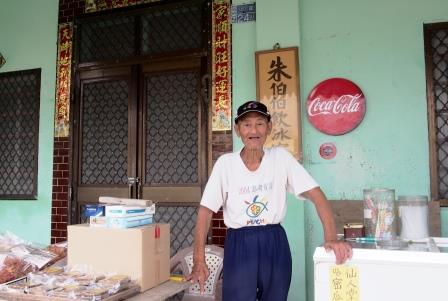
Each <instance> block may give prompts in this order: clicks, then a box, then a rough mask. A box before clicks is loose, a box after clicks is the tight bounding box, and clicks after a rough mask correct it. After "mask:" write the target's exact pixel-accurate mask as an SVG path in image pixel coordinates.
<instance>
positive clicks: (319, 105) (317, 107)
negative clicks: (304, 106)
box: [308, 94, 361, 116]
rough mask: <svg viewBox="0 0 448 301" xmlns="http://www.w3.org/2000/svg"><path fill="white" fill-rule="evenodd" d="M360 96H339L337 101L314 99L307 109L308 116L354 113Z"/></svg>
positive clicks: (357, 109) (357, 108)
mask: <svg viewBox="0 0 448 301" xmlns="http://www.w3.org/2000/svg"><path fill="white" fill-rule="evenodd" d="M360 97H361V94H356V95H350V94H346V95H341V96H340V97H339V98H338V99H337V100H324V99H321V98H320V97H316V98H315V99H313V100H312V101H311V103H310V106H309V107H308V115H309V116H315V115H320V114H344V113H355V112H358V111H359V103H360V101H359V98H360Z"/></svg>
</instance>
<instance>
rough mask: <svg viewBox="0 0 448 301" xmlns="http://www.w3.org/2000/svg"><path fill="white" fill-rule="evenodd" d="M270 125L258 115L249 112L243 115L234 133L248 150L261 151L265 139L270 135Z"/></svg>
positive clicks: (263, 117)
mask: <svg viewBox="0 0 448 301" xmlns="http://www.w3.org/2000/svg"><path fill="white" fill-rule="evenodd" d="M271 130H272V123H271V122H268V120H267V118H266V117H265V116H263V115H261V114H259V113H256V112H250V113H247V114H246V115H244V116H243V117H242V118H241V119H240V120H239V121H238V123H237V124H235V132H236V133H237V135H238V136H239V137H241V140H242V141H243V144H244V146H245V147H246V149H248V150H261V149H263V145H264V143H265V142H266V138H267V137H268V135H269V134H270V133H271Z"/></svg>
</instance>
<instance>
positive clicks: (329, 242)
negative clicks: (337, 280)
mask: <svg viewBox="0 0 448 301" xmlns="http://www.w3.org/2000/svg"><path fill="white" fill-rule="evenodd" d="M302 195H303V196H304V197H305V198H307V199H309V200H311V201H312V202H313V203H314V206H315V207H316V211H317V214H318V215H319V218H320V221H321V222H322V227H323V229H324V238H325V243H324V248H325V249H326V250H327V251H330V250H333V252H334V254H335V256H336V264H342V263H344V262H345V261H346V260H347V259H350V258H351V257H352V248H351V246H350V245H349V244H348V243H347V242H345V241H341V240H338V238H337V233H336V225H335V222H334V217H333V210H332V209H331V206H330V203H329V202H328V200H327V198H326V196H325V194H324V193H323V191H322V190H321V189H320V188H319V187H316V188H313V189H310V190H308V191H306V192H304V193H302Z"/></svg>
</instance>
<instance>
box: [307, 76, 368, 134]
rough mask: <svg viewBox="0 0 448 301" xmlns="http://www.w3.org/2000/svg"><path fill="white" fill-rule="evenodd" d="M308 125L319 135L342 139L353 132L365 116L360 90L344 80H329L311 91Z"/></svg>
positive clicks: (364, 102)
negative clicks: (318, 132) (316, 130)
mask: <svg viewBox="0 0 448 301" xmlns="http://www.w3.org/2000/svg"><path fill="white" fill-rule="evenodd" d="M306 106H307V116H308V120H309V121H310V123H311V124H312V125H313V126H314V127H315V128H316V129H318V130H319V131H321V132H322V133H325V134H328V135H343V134H346V133H348V132H350V131H352V130H353V129H355V128H356V127H357V126H358V125H359V124H360V123H361V121H362V120H363V118H364V115H365V113H366V99H365V97H364V93H363V92H362V91H361V89H360V88H359V87H358V86H357V85H356V84H355V83H353V82H352V81H349V80H348V79H344V78H330V79H327V80H324V81H322V82H320V83H319V84H318V85H317V86H315V87H314V89H313V90H311V92H310V94H309V96H308V99H307V103H306Z"/></svg>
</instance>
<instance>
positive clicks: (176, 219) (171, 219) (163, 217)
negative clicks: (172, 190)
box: [154, 205, 197, 256]
mask: <svg viewBox="0 0 448 301" xmlns="http://www.w3.org/2000/svg"><path fill="white" fill-rule="evenodd" d="M196 216H197V207H195V206H175V207H174V206H163V205H157V209H156V214H155V216H154V221H155V222H157V223H168V224H170V229H171V230H170V232H171V256H173V255H174V254H176V253H177V251H179V250H181V249H183V248H186V247H189V246H191V245H192V244H193V241H194V234H193V233H194V231H193V230H194V227H195V222H196Z"/></svg>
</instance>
